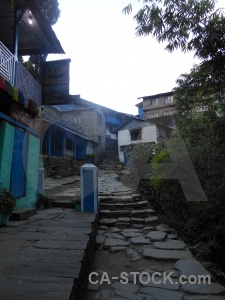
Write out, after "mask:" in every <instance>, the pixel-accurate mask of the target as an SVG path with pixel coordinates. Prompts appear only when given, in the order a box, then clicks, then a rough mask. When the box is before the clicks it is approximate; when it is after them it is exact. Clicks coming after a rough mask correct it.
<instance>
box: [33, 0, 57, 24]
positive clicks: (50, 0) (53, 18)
mask: <svg viewBox="0 0 225 300" xmlns="http://www.w3.org/2000/svg"><path fill="white" fill-rule="evenodd" d="M38 6H39V8H40V10H41V12H42V14H43V15H44V16H45V19H46V21H47V22H48V23H49V24H50V25H51V26H52V25H54V24H55V23H56V22H57V21H58V18H59V16H60V9H59V2H58V0H42V1H38Z"/></svg>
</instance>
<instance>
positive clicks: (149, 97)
mask: <svg viewBox="0 0 225 300" xmlns="http://www.w3.org/2000/svg"><path fill="white" fill-rule="evenodd" d="M172 95H173V92H166V93H160V94H155V95H150V96H144V97H139V98H138V99H143V100H144V99H147V98H148V99H154V98H159V97H166V96H172ZM140 103H141V102H140ZM140 103H138V104H136V106H137V105H139V104H140Z"/></svg>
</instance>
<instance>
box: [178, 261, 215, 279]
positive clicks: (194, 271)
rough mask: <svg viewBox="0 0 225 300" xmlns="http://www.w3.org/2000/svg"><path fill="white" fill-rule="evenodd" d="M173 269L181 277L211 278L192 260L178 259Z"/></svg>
mask: <svg viewBox="0 0 225 300" xmlns="http://www.w3.org/2000/svg"><path fill="white" fill-rule="evenodd" d="M175 269H177V270H179V271H180V272H181V274H182V275H184V276H186V277H189V276H196V277H197V276H199V275H204V276H211V275H210V273H209V272H208V271H207V270H206V269H205V268H204V267H203V266H202V265H201V264H200V263H199V262H198V261H197V260H195V259H194V258H188V259H180V260H178V261H177V262H176V264H175Z"/></svg>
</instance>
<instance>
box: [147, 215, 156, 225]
mask: <svg viewBox="0 0 225 300" xmlns="http://www.w3.org/2000/svg"><path fill="white" fill-rule="evenodd" d="M157 220H158V217H156V216H153V217H148V218H145V224H148V223H152V222H155V221H157Z"/></svg>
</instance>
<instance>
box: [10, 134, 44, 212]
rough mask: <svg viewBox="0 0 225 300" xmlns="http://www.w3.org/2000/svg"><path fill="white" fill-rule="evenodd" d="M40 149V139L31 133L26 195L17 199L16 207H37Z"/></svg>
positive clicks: (29, 137) (28, 142)
mask: <svg viewBox="0 0 225 300" xmlns="http://www.w3.org/2000/svg"><path fill="white" fill-rule="evenodd" d="M39 149H40V140H39V139H38V138H36V137H34V136H33V135H30V134H29V135H28V138H27V164H26V197H23V198H20V199H19V200H18V201H17V205H16V209H20V208H24V207H35V205H36V202H37V182H38V166H39Z"/></svg>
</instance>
